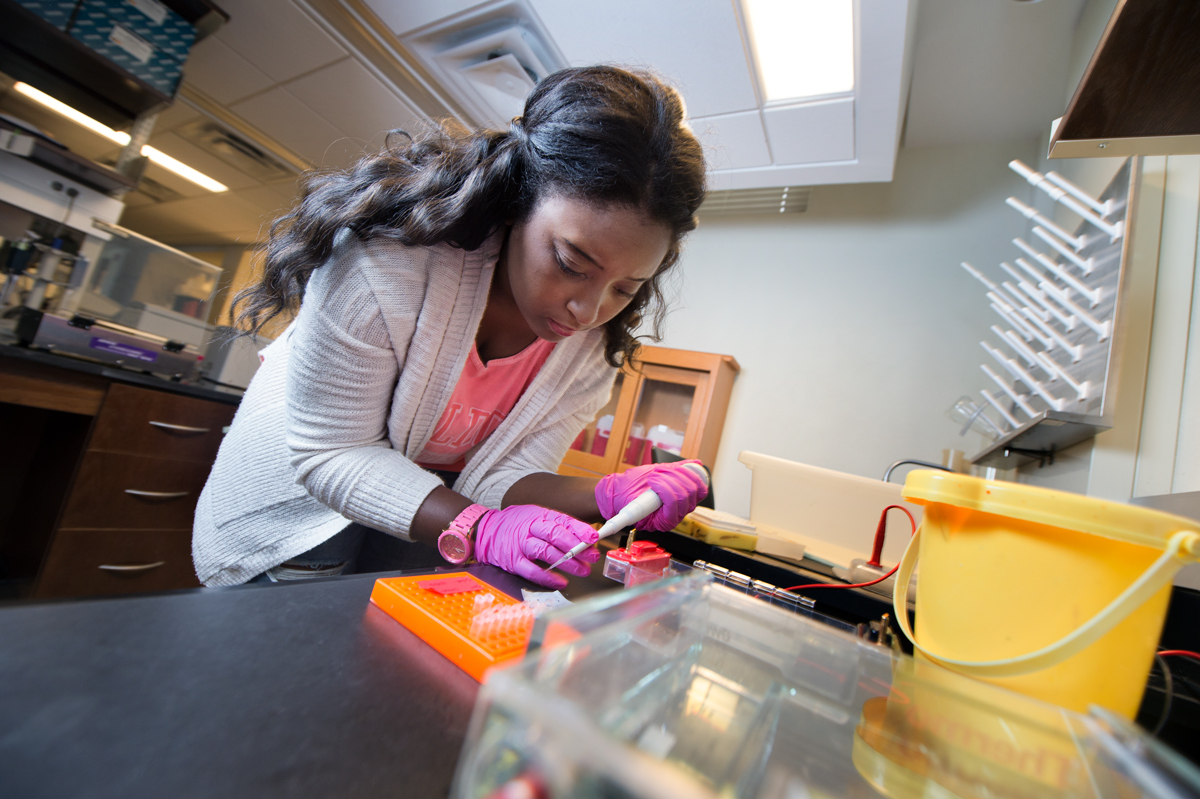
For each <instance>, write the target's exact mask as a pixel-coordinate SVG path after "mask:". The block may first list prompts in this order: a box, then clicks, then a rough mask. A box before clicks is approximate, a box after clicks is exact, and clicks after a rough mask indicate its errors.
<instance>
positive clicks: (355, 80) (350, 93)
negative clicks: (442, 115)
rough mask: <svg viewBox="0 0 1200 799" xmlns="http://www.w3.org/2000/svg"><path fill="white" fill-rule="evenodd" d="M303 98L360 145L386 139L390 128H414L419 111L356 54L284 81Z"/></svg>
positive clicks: (302, 100) (291, 91)
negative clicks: (376, 74)
mask: <svg viewBox="0 0 1200 799" xmlns="http://www.w3.org/2000/svg"><path fill="white" fill-rule="evenodd" d="M285 88H286V89H287V90H288V92H290V93H291V94H292V96H294V97H295V98H296V99H298V100H299V101H300V102H302V103H304V104H305V105H307V106H308V107H309V108H311V109H313V110H314V111H316V112H317V113H319V114H320V115H321V116H323V117H324V118H325V119H326V120H327V121H328V122H329V123H330V124H332V125H333V126H334V127H336V128H337V129H338V130H340V131H341V132H342V133H344V134H346V135H347V136H350V137H352V138H354V139H355V140H356V141H357V142H358V143H359V144H360V145H367V144H375V145H376V146H379V145H381V144H382V143H383V138H384V135H386V133H387V131H389V130H393V129H395V128H407V129H410V130H411V129H412V127H413V124H414V123H415V122H417V120H418V119H419V115H418V114H417V113H416V112H415V111H413V110H412V108H410V107H409V106H408V105H407V104H406V103H405V102H404V101H403V100H402V99H401V98H400V97H398V96H397V95H396V93H395V92H393V91H392V90H391V89H390V88H388V87H387V86H386V85H384V84H383V83H382V82H380V81H379V79H378V78H376V77H375V76H374V75H372V74H371V73H370V72H368V71H367V69H366V67H364V66H363V65H362V64H360V63H359V62H358V61H357V60H356V59H354V58H346V59H343V60H341V61H339V62H337V63H336V64H331V65H330V66H327V67H324V68H323V69H319V70H317V71H316V72H313V73H310V74H308V75H305V76H304V77H302V78H298V79H296V80H294V81H291V82H289V83H287V84H286V85H285Z"/></svg>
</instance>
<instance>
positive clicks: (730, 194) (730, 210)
mask: <svg viewBox="0 0 1200 799" xmlns="http://www.w3.org/2000/svg"><path fill="white" fill-rule="evenodd" d="M811 195H812V189H811V188H809V187H807V186H799V187H797V186H785V187H783V188H778V187H776V188H770V189H733V190H730V191H710V192H709V193H708V196H707V197H706V198H705V199H704V204H703V205H701V206H700V211H699V213H700V215H702V216H733V215H736V214H802V213H804V212H805V211H807V210H808V198H809V197H810V196H811Z"/></svg>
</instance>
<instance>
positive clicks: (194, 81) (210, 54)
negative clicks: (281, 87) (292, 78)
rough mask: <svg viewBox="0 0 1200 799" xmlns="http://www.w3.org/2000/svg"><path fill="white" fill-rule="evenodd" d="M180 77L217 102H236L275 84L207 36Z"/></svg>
mask: <svg viewBox="0 0 1200 799" xmlns="http://www.w3.org/2000/svg"><path fill="white" fill-rule="evenodd" d="M183 76H184V80H186V81H187V82H188V84H190V85H192V86H195V87H196V88H197V89H199V90H200V91H201V92H203V93H204V94H206V95H208V96H209V97H211V98H212V99H214V100H216V101H217V102H218V103H235V102H237V101H238V100H241V99H243V98H245V97H249V96H250V95H252V94H255V93H256V92H261V91H262V90H263V89H266V88H269V87H270V86H273V85H274V84H275V81H274V80H273V79H271V78H270V77H269V76H268V75H267V74H266V73H265V72H263V71H262V70H260V69H258V68H256V67H255V66H254V65H253V64H251V63H250V62H249V61H247V60H246V59H244V58H242V57H241V56H240V55H238V54H237V53H236V52H234V51H233V49H232V48H230V47H229V45H227V44H225V42H223V41H221V39H220V38H219V37H217V36H209V37H208V38H207V39H205V40H204V41H202V42H200V43H199V44H197V45H196V46H195V47H193V48H192V51H191V53H190V54H189V55H188V60H187V63H186V64H185V65H184V67H183Z"/></svg>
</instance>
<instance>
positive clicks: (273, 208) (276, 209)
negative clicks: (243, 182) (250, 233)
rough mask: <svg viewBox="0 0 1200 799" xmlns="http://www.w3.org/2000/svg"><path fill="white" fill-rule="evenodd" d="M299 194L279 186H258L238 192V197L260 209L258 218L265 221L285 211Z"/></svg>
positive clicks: (269, 220)
mask: <svg viewBox="0 0 1200 799" xmlns="http://www.w3.org/2000/svg"><path fill="white" fill-rule="evenodd" d="M299 196H300V195H299V193H298V192H294V191H287V190H285V188H284V187H281V186H259V187H257V188H253V189H244V190H243V191H239V192H238V197H240V198H242V199H243V200H245V201H246V202H249V203H253V204H254V205H255V206H257V207H258V208H259V209H260V210H261V214H262V215H261V217H260V218H261V219H262V220H264V221H266V222H272V221H274V220H275V219H276V218H278V217H280V216H282V215H283V214H285V213H287V212H288V211H289V210H290V209H291V207H292V206H293V205H294V204H295V203H296V200H297V199H299ZM264 230H265V228H264Z"/></svg>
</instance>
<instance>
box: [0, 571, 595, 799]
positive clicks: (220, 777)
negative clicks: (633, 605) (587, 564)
mask: <svg viewBox="0 0 1200 799" xmlns="http://www.w3.org/2000/svg"><path fill="white" fill-rule="evenodd" d="M446 570H448V569H446ZM468 570H469V571H470V572H471V573H473V574H475V575H476V576H478V577H480V578H481V579H483V580H485V581H487V582H488V583H490V584H492V585H494V586H495V587H497V588H499V589H500V590H502V591H504V592H506V593H508V594H510V595H513V596H515V597H517V598H520V589H521V588H522V587H526V588H531V589H535V590H545V589H541V588H538V587H537V586H535V585H533V584H532V583H528V582H525V581H524V580H522V579H520V578H518V577H515V576H513V575H510V574H507V573H505V572H503V571H501V570H499V569H496V568H494V567H491V566H483V565H474V566H471V567H468ZM380 576H388V575H382V574H363V575H351V576H345V577H334V578H325V579H323V580H319V581H305V582H303V583H293V584H285V583H280V584H276V585H272V584H255V585H245V586H235V587H231V588H203V589H195V590H183V591H174V592H168V593H162V594H152V595H143V596H125V597H112V598H101V599H89V600H82V601H64V600H54V601H46V602H32V603H27V604H12V605H8V606H0V640H4V641H7V642H9V643H10V644H11V645H9V646H4V647H0V685H4V686H5V689H4V690H5V694H6V699H5V701H4V702H0V730H3V731H4V732H3V734H0V795H2V796H21V797H27V798H29V799H33V798H34V797H43V796H44V797H61V796H89V797H110V796H111V797H118V796H119V797H123V799H125V798H128V797H139V796H147V797H159V796H248V795H258V796H289V797H306V796H313V797H327V796H356V797H372V796H380V797H383V796H386V797H397V796H403V797H407V798H411V799H417V798H418V797H444V796H446V795H447V793H448V791H449V788H450V781H451V778H452V777H453V773H454V767H455V764H456V762H457V761H458V755H459V751H460V749H461V747H462V743H463V739H464V736H465V735H466V731H467V723H468V721H469V719H470V715H471V709H472V707H473V705H474V703H475V697H476V694H477V693H478V689H479V684H478V683H477V682H475V680H474V679H472V678H471V677H470V676H468V675H467V674H466V673H465V672H463V671H461V670H460V669H459V668H458V667H456V666H454V665H453V664H451V663H450V662H449V661H448V660H446V659H445V658H443V657H442V656H441V655H439V654H438V653H437V652H435V651H434V650H433V649H432V648H430V647H429V646H428V645H426V644H425V643H424V642H423V641H422V640H421V639H419V638H417V637H416V636H415V635H413V634H412V633H411V632H409V631H408V630H407V629H406V628H404V627H403V626H401V625H400V624H399V623H397V622H396V621H394V620H393V619H392V618H391V617H390V616H388V615H386V614H385V613H384V612H383V611H381V610H379V609H378V608H377V607H375V606H374V605H372V604H370V602H369V598H370V595H371V589H372V587H373V586H374V582H375V579H376V578H377V577H380ZM569 581H570V585H569V586H568V588H567V589H566V590H565V591H564V592H563V593H564V594H565V595H567V596H568V597H569V598H574V599H578V598H579V597H580V596H584V595H587V594H591V593H595V592H597V591H599V590H609V589H611V588H614V587H617V584H616V583H613V582H611V581H609V580H606V579H605V578H603V577H601V576H599V570H598V569H593V576H592V577H590V578H585V579H580V578H575V577H570V578H569Z"/></svg>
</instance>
